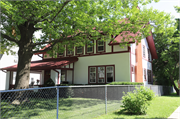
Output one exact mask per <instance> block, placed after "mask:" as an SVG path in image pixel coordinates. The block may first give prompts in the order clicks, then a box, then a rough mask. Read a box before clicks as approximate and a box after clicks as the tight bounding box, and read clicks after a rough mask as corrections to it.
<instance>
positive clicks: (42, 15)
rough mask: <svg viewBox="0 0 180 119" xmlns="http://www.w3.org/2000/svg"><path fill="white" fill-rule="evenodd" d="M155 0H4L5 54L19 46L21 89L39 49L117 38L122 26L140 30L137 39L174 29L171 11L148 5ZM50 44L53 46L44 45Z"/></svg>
mask: <svg viewBox="0 0 180 119" xmlns="http://www.w3.org/2000/svg"><path fill="white" fill-rule="evenodd" d="M152 1H156V2H157V1H158V0H146V1H144V0H53V1H36V0H32V1H23V0H18V1H6V0H1V1H0V6H1V22H0V24H1V25H0V27H1V30H0V33H1V37H2V38H1V44H0V45H1V52H0V53H4V52H13V51H12V50H11V47H13V46H18V47H19V51H18V59H19V60H18V68H17V75H16V83H15V88H28V86H29V84H28V78H29V71H30V63H31V58H32V55H33V54H34V53H37V52H45V51H48V52H49V53H50V54H53V55H56V52H60V51H61V50H64V47H63V46H64V45H67V44H68V45H67V48H71V47H72V46H83V45H85V44H88V43H89V42H90V40H89V39H93V40H97V39H101V40H103V41H105V40H109V39H110V40H113V39H111V35H119V33H121V32H122V31H129V32H132V33H137V32H138V33H139V34H140V35H137V36H136V37H134V38H133V40H136V41H137V43H138V42H140V40H141V39H142V36H143V37H147V36H148V35H150V33H149V32H150V31H151V29H152V28H153V30H154V31H155V32H156V33H168V34H171V33H173V31H174V29H173V23H174V22H173V21H172V20H171V16H170V14H166V13H164V12H159V11H158V10H155V9H152V8H150V9H147V8H143V6H144V5H146V4H148V3H151V2H152ZM138 6H142V7H141V8H140V9H138ZM124 18H127V19H128V20H124ZM123 20H124V21H123ZM152 23H153V25H152ZM39 30H41V31H42V36H41V38H39V39H37V38H35V36H34V33H35V32H36V31H39ZM130 38H131V37H130ZM130 38H129V39H130ZM72 39H73V40H72ZM127 43H128V42H124V43H122V44H120V45H125V44H127ZM47 44H49V45H50V47H46V48H44V49H43V50H40V49H42V48H43V47H44V46H45V45H47Z"/></svg>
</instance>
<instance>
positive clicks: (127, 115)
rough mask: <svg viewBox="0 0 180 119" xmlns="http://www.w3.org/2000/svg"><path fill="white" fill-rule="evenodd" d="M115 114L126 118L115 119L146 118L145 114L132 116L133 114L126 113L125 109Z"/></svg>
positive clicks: (156, 118)
mask: <svg viewBox="0 0 180 119" xmlns="http://www.w3.org/2000/svg"><path fill="white" fill-rule="evenodd" d="M113 114H115V115H122V116H126V117H123V118H114V119H127V118H133V119H144V118H145V117H140V116H146V115H145V114H142V115H135V114H131V113H129V112H127V111H125V110H124V109H121V110H119V111H117V112H114V113H113ZM134 116H137V117H134ZM146 119H165V118H163V117H153V118H146Z"/></svg>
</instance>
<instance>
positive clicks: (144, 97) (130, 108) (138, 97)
mask: <svg viewBox="0 0 180 119" xmlns="http://www.w3.org/2000/svg"><path fill="white" fill-rule="evenodd" d="M123 94H124V96H123V97H122V101H121V102H122V106H121V107H123V108H124V110H125V111H127V112H129V113H131V114H137V115H139V114H146V111H147V106H148V105H149V104H150V100H152V99H153V98H154V96H155V95H154V93H153V92H152V91H151V90H150V89H147V88H145V87H143V86H141V87H140V88H137V87H136V90H134V91H133V92H128V93H127V94H126V95H125V93H124V92H123Z"/></svg>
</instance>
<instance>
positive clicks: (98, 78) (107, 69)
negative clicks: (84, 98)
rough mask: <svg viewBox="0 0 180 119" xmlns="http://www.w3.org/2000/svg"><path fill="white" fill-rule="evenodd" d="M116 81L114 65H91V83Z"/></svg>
mask: <svg viewBox="0 0 180 119" xmlns="http://www.w3.org/2000/svg"><path fill="white" fill-rule="evenodd" d="M113 81H114V66H112V65H111V66H108V65H107V66H90V67H89V83H111V82H113Z"/></svg>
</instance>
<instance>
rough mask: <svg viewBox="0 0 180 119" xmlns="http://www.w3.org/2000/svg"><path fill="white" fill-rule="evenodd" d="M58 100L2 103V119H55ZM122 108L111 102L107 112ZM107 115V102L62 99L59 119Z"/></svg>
mask: <svg viewBox="0 0 180 119" xmlns="http://www.w3.org/2000/svg"><path fill="white" fill-rule="evenodd" d="M56 106H57V105H56V98H54V99H45V98H44V99H43V98H36V99H34V98H30V99H29V102H27V103H24V104H21V105H12V104H10V103H9V102H6V101H1V113H0V115H1V116H0V118H11V119H14V118H17V119H20V118H23V119H24V118H28V119H33V118H34V119H37V118H42V119H55V118H56V113H57V112H56ZM119 107H120V101H119V100H118V101H117V100H114V101H113V100H111V101H108V102H107V111H108V112H112V111H115V110H117V109H119ZM103 114H105V101H104V100H101V99H91V98H60V100H59V118H60V119H72V118H73V119H82V118H85V119H88V118H89V119H91V118H94V117H97V116H99V115H103Z"/></svg>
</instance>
